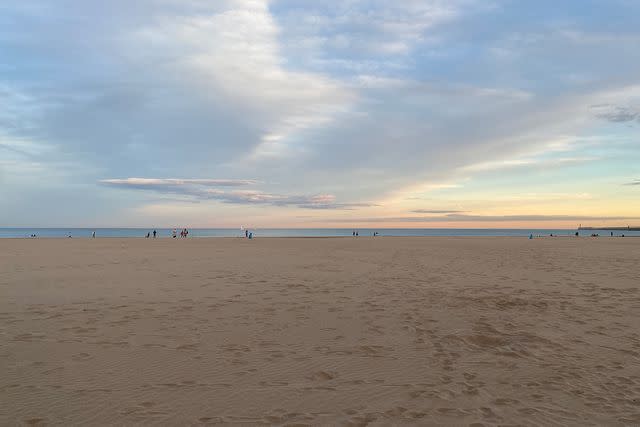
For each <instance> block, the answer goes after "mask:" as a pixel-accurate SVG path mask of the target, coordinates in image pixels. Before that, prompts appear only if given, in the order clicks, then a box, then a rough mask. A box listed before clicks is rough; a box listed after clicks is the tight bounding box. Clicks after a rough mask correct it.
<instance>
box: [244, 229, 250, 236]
mask: <svg viewBox="0 0 640 427" xmlns="http://www.w3.org/2000/svg"><path fill="white" fill-rule="evenodd" d="M244 237H246V238H248V237H249V230H246V229H245V230H244Z"/></svg>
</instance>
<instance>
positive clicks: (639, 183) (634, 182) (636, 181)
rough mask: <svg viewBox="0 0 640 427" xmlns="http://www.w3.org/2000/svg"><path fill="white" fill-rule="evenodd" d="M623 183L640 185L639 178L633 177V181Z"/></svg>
mask: <svg viewBox="0 0 640 427" xmlns="http://www.w3.org/2000/svg"><path fill="white" fill-rule="evenodd" d="M624 185H640V179H634V180H633V181H631V182H627V183H626V184H624Z"/></svg>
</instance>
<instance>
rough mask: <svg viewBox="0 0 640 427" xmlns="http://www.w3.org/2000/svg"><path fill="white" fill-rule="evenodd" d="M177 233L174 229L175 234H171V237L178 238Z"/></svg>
mask: <svg viewBox="0 0 640 427" xmlns="http://www.w3.org/2000/svg"><path fill="white" fill-rule="evenodd" d="M176 235H177V232H176V229H175V228H174V229H173V232H172V233H171V237H173V238H174V239H175V238H176Z"/></svg>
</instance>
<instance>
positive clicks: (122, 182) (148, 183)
mask: <svg viewBox="0 0 640 427" xmlns="http://www.w3.org/2000/svg"><path fill="white" fill-rule="evenodd" d="M100 183H101V184H107V185H112V186H126V187H130V188H138V189H145V188H158V187H163V188H165V187H180V186H187V185H201V186H206V187H239V186H244V185H252V184H256V181H255V180H251V179H179V178H160V179H158V178H125V179H103V180H100Z"/></svg>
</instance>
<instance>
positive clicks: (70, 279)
mask: <svg viewBox="0 0 640 427" xmlns="http://www.w3.org/2000/svg"><path fill="white" fill-rule="evenodd" d="M639 288H640V239H638V238H635V239H634V238H603V237H600V238H575V239H574V238H568V237H564V238H543V239H534V240H528V239H526V238H484V237H475V238H439V237H426V238H362V237H361V238H357V239H356V238H353V239H352V238H332V239H276V238H272V239H259V238H258V239H254V240H252V241H249V240H244V239H222V238H218V239H175V240H171V239H157V240H153V239H149V240H146V239H96V240H90V239H86V240H79V239H54V240H0V293H1V300H0V331H1V334H2V340H1V342H0V372H1V376H0V390H1V392H0V393H1V395H0V402H1V403H0V424H2V425H13V424H19V423H25V424H39V423H50V424H61V425H75V424H83V425H122V424H157V425H198V424H214V423H225V424H233V423H236V424H249V425H255V424H278V425H305V424H308V425H319V424H322V425H326V424H329V425H341V424H344V425H365V424H371V425H398V424H422V425H474V426H480V425H487V426H489V425H545V426H546V425H576V426H584V425H639V424H640V290H639Z"/></svg>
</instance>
